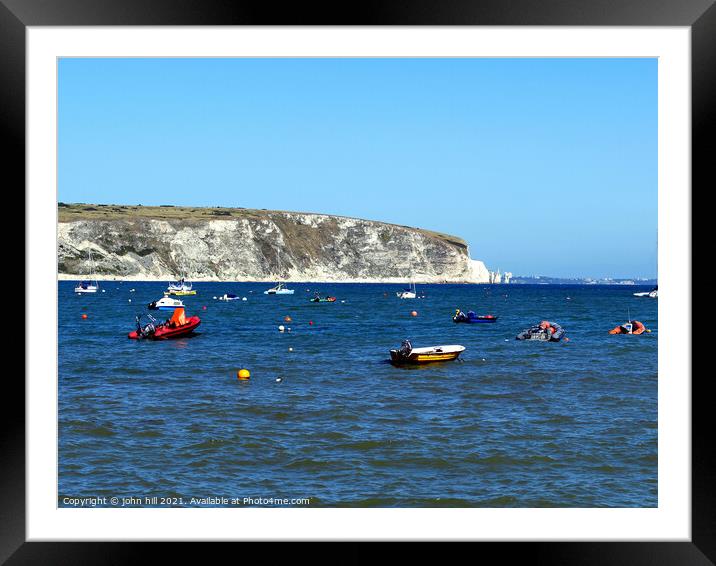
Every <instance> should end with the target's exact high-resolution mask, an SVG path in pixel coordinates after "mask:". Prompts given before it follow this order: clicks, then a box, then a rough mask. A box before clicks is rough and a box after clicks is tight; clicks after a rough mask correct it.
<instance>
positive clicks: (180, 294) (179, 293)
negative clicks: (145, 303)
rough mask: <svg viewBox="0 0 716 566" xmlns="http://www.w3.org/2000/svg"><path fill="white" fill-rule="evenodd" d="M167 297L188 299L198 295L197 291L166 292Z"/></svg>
mask: <svg viewBox="0 0 716 566" xmlns="http://www.w3.org/2000/svg"><path fill="white" fill-rule="evenodd" d="M164 294H165V295H174V296H175V297H186V296H189V295H196V291H165V293H164Z"/></svg>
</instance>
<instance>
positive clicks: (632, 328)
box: [609, 320, 651, 335]
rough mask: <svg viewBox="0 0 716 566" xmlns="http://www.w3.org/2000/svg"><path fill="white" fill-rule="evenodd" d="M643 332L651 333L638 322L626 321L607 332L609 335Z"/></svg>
mask: <svg viewBox="0 0 716 566" xmlns="http://www.w3.org/2000/svg"><path fill="white" fill-rule="evenodd" d="M644 332H651V330H649V329H648V328H647V327H646V326H644V323H643V322H639V321H638V320H627V321H626V322H625V323H624V324H620V325H619V326H615V327H614V328H612V329H611V330H610V331H609V334H637V335H638V334H644Z"/></svg>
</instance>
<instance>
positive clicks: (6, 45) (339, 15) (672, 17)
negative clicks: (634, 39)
mask: <svg viewBox="0 0 716 566" xmlns="http://www.w3.org/2000/svg"><path fill="white" fill-rule="evenodd" d="M338 7H340V8H341V10H340V11H337V10H336V8H338ZM350 8H352V10H351V9H350ZM70 25H75V26H89V25H107V26H127V25H150V26H155V25H388V26H390V25H511V26H518V25H554V26H688V27H690V28H691V33H692V52H691V55H692V185H693V186H694V187H696V186H699V185H701V186H702V189H701V190H702V191H705V190H706V186H707V185H706V184H707V183H709V185H712V184H713V182H712V181H711V180H710V179H709V180H708V181H707V175H708V173H709V167H710V164H711V163H710V161H712V160H713V157H712V155H711V154H710V153H711V152H710V150H709V149H708V148H709V147H710V145H711V144H710V143H709V141H711V140H713V138H714V113H713V106H714V102H713V101H715V100H716V48H715V44H716V41H715V38H716V6H714V0H651V1H650V0H636V1H634V0H626V1H624V2H621V3H615V2H612V1H610V0H571V1H570V0H544V1H541V2H534V1H530V0H512V1H509V2H508V1H501V0H491V1H480V2H476V1H470V0H451V1H449V2H435V1H429V0H412V1H411V2H397V1H384V2H375V1H364V2H360V3H351V4H339V3H333V4H331V5H322V4H320V3H312V4H309V3H305V2H303V3H294V4H288V3H287V5H286V6H283V5H282V6H281V8H280V9H277V7H276V6H275V5H273V4H271V3H268V2H265V3H263V4H261V3H258V2H227V1H222V0H183V1H181V2H179V1H174V0H143V1H139V0H55V1H53V2H47V1H43V0H0V54H1V55H2V56H1V57H0V85H2V88H0V121H1V123H2V137H3V141H4V142H5V143H4V144H3V147H5V150H4V152H5V155H4V158H5V159H4V160H3V161H4V163H5V167H4V169H5V171H4V173H5V179H6V180H8V181H6V182H8V183H9V185H8V187H9V189H10V190H9V191H8V192H11V191H14V192H15V194H16V196H17V195H19V194H21V193H22V191H20V187H21V186H22V187H24V183H25V166H24V163H25V159H24V147H25V34H26V28H27V27H28V26H70ZM10 172H12V173H14V175H12V176H9V175H8V173H10ZM9 179H11V180H12V181H10V180H9ZM684 190H689V188H688V187H685V188H684ZM693 192H694V191H692V195H693ZM6 194H7V193H6ZM23 208H25V207H24V204H23ZM25 214H26V215H28V214H31V211H28V210H25ZM26 217H27V216H26ZM21 261H23V260H21ZM24 261H26V259H25V260H24ZM26 299H27V297H26ZM689 314H690V313H689ZM687 320H690V316H689V317H688V318H687ZM15 330H16V331H15V332H14V335H13V336H12V337H10V338H8V340H9V341H10V342H11V346H14V344H13V342H14V341H19V339H20V338H19V337H20V336H22V337H23V338H24V332H17V328H16V329H15ZM13 349H14V348H13ZM18 349H19V345H18ZM680 377H681V378H683V379H689V378H691V376H687V375H684V376H680ZM709 378H710V376H709V373H708V372H704V373H703V374H702V375H695V376H694V379H692V435H693V436H692V501H691V505H692V539H691V542H642V543H638V542H583V543H578V542H574V543H573V542H570V543H560V542H533V543H479V544H481V548H480V550H479V552H480V553H481V555H482V556H485V554H484V553H485V552H488V551H489V553H490V554H493V553H499V555H500V561H508V562H512V561H514V560H525V559H528V560H529V561H530V562H533V561H534V562H536V563H550V564H551V563H557V564H599V565H603V564H629V565H640V564H645V565H646V564H648V565H661V564H664V565H666V564H679V565H681V564H713V563H714V561H716V521H715V520H714V509H716V466H715V465H714V450H713V446H714V443H713V440H712V439H711V435H710V432H711V431H712V430H715V429H716V427H715V426H714V411H713V410H712V407H711V405H712V400H713V396H710V395H709V393H708V391H709V389H708V385H707V381H708V380H709ZM3 385H4V388H3V389H4V396H3V397H4V399H5V403H4V410H3V411H0V414H1V415H2V416H1V417H0V419H1V420H2V426H1V427H0V462H1V464H0V478H1V479H0V562H5V563H7V564H10V565H18V564H82V563H87V564H110V563H111V564H119V563H125V562H128V561H130V560H131V561H137V560H139V559H141V557H144V556H146V555H147V552H148V549H149V548H150V547H151V548H152V552H157V550H159V548H158V546H160V547H161V550H160V552H161V556H162V558H163V561H167V560H169V559H172V558H173V557H174V556H176V555H178V554H181V556H182V557H183V558H184V559H191V558H192V553H193V552H199V553H201V554H200V555H199V554H197V555H195V556H201V559H202V561H207V560H211V556H212V555H213V554H214V552H215V550H213V549H209V548H208V547H207V545H201V546H202V548H201V549H197V550H194V551H190V550H189V549H188V548H187V546H186V545H181V547H180V548H179V547H178V546H177V545H173V548H171V546H172V545H168V544H161V543H159V544H157V543H138V542H126V543H120V542H111V543H79V542H77V543H70V542H63V543H58V542H46V543H29V542H25V518H26V517H25V411H24V404H21V403H20V399H24V396H25V395H24V394H25V389H24V383H23V382H22V381H21V380H19V379H18V378H17V376H16V374H15V372H10V373H6V374H5V380H4V384H3ZM373 548H374V547H373V546H372V545H370V544H367V545H361V544H359V543H351V544H350V545H349V546H347V547H346V548H343V549H341V550H339V551H338V552H339V553H340V554H339V555H338V556H339V557H340V558H338V561H340V562H363V561H364V559H365V558H367V556H368V555H371V554H373V553H374V550H373ZM483 548H484V549H485V550H483ZM295 552H296V551H295V550H275V549H272V550H271V560H270V562H271V563H274V562H277V561H278V560H280V559H281V558H282V557H283V556H291V555H292V554H293V553H295ZM378 552H382V550H380V551H378ZM420 552H421V555H422V556H423V558H429V551H425V550H423V549H421V551H420ZM437 552H438V553H440V556H441V558H443V559H444V558H445V554H444V552H445V551H444V549H442V550H437ZM473 552H474V551H473ZM277 553H278V554H277ZM262 563H263V561H262Z"/></svg>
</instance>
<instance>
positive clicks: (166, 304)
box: [147, 297, 184, 311]
mask: <svg viewBox="0 0 716 566" xmlns="http://www.w3.org/2000/svg"><path fill="white" fill-rule="evenodd" d="M147 308H148V309H149V310H154V311H173V310H174V309H177V308H182V309H183V308H184V303H182V302H181V301H180V300H179V299H173V298H171V297H162V298H161V299H159V300H158V301H152V302H151V303H149V304H148V305H147Z"/></svg>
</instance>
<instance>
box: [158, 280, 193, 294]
mask: <svg viewBox="0 0 716 566" xmlns="http://www.w3.org/2000/svg"><path fill="white" fill-rule="evenodd" d="M164 295H167V296H168V295H174V296H176V297H186V296H187V295H196V291H195V290H194V289H192V285H191V283H189V282H188V281H185V280H184V278H183V277H182V278H181V279H179V281H175V282H174V283H169V286H168V287H167V290H166V291H164Z"/></svg>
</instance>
